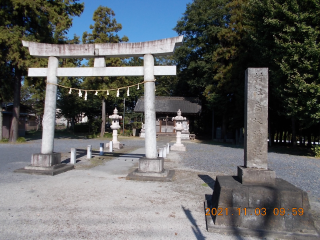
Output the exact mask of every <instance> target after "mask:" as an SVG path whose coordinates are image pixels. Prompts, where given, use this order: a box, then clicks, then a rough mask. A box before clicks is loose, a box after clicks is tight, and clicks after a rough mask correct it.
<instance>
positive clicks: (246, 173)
mask: <svg viewBox="0 0 320 240" xmlns="http://www.w3.org/2000/svg"><path fill="white" fill-rule="evenodd" d="M238 177H239V179H240V182H241V183H242V184H253V185H257V184H258V185H259V184H264V185H265V184H269V185H275V183H276V172H275V171H272V170H270V169H267V170H266V169H258V168H246V167H243V166H238Z"/></svg>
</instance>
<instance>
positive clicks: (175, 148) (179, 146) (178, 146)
mask: <svg viewBox="0 0 320 240" xmlns="http://www.w3.org/2000/svg"><path fill="white" fill-rule="evenodd" d="M171 151H182V152H184V151H186V147H185V146H184V145H183V144H182V143H180V144H178V143H175V144H173V145H172V146H171Z"/></svg>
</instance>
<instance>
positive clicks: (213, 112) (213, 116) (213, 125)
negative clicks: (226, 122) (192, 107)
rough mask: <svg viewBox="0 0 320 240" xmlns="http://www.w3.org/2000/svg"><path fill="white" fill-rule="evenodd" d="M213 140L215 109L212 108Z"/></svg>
mask: <svg viewBox="0 0 320 240" xmlns="http://www.w3.org/2000/svg"><path fill="white" fill-rule="evenodd" d="M211 138H212V140H213V139H214V110H212V137H211Z"/></svg>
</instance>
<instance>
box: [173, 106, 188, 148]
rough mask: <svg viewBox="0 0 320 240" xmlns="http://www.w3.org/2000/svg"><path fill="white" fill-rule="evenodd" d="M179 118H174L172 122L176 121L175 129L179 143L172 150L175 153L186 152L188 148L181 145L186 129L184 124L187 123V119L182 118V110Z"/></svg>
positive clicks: (179, 112)
mask: <svg viewBox="0 0 320 240" xmlns="http://www.w3.org/2000/svg"><path fill="white" fill-rule="evenodd" d="M177 114H178V115H177V116H176V117H173V118H172V121H176V126H175V127H174V129H175V130H176V131H177V142H176V143H175V144H174V145H172V147H171V150H175V151H186V147H185V146H184V145H183V144H182V143H181V132H182V130H183V129H184V127H183V124H182V122H183V121H186V118H185V117H182V116H181V111H180V109H179V110H178V112H177Z"/></svg>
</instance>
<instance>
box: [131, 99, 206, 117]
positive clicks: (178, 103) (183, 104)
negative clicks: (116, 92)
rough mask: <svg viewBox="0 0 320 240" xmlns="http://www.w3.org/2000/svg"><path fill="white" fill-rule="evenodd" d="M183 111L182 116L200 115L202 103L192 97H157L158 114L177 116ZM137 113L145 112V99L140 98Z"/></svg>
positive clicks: (135, 109) (156, 107) (136, 107)
mask: <svg viewBox="0 0 320 240" xmlns="http://www.w3.org/2000/svg"><path fill="white" fill-rule="evenodd" d="M179 109H180V110H181V112H182V116H184V115H192V114H193V115H194V114H200V112H201V103H200V100H199V98H192V97H167V96H156V98H155V111H156V113H168V114H169V113H172V114H177V111H178V110H179ZM134 111H135V112H144V97H140V98H139V99H138V102H137V104H136V106H135V108H134Z"/></svg>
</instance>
